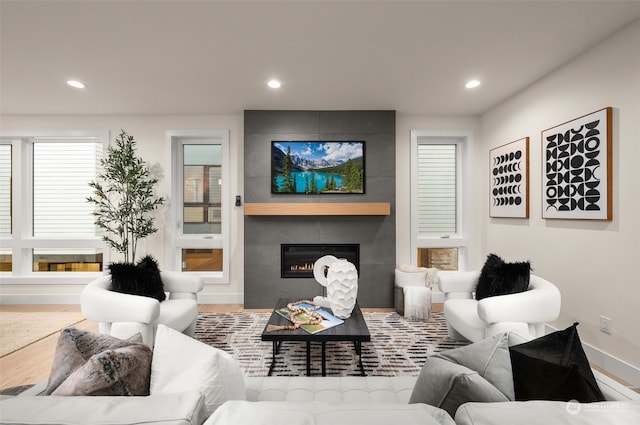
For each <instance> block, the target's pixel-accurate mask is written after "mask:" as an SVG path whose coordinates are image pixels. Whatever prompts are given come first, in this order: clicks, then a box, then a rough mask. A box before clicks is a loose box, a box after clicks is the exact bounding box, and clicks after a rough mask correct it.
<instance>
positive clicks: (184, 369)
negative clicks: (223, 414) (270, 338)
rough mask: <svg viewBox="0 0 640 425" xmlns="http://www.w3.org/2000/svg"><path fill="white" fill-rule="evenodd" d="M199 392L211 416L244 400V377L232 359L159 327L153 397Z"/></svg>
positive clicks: (211, 348)
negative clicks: (222, 405) (219, 408)
mask: <svg viewBox="0 0 640 425" xmlns="http://www.w3.org/2000/svg"><path fill="white" fill-rule="evenodd" d="M192 390H196V391H200V392H201V393H202V394H203V395H204V400H205V406H206V410H207V412H208V414H211V413H213V412H214V411H215V410H216V409H217V408H218V407H219V406H220V405H221V404H222V403H224V402H225V401H227V400H244V399H245V397H246V395H245V387H244V375H243V373H242V371H241V370H240V366H238V364H237V362H236V361H235V360H234V359H233V357H232V356H231V355H230V354H228V353H226V352H224V351H222V350H219V349H217V348H214V347H211V346H208V345H206V344H203V343H202V342H200V341H197V340H195V339H193V338H191V337H188V336H186V335H184V334H182V333H180V332H178V331H176V330H174V329H171V328H169V327H167V326H164V325H158V329H157V330H156V339H155V344H154V349H153V361H152V363H151V388H150V393H151V395H155V394H171V393H178V392H183V391H192Z"/></svg>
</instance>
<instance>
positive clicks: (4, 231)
mask: <svg viewBox="0 0 640 425" xmlns="http://www.w3.org/2000/svg"><path fill="white" fill-rule="evenodd" d="M0 234H1V235H10V234H11V145H0Z"/></svg>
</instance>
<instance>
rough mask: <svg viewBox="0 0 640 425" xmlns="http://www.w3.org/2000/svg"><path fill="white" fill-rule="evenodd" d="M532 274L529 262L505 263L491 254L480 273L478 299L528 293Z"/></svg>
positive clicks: (477, 289)
mask: <svg viewBox="0 0 640 425" xmlns="http://www.w3.org/2000/svg"><path fill="white" fill-rule="evenodd" d="M530 274H531V263H529V262H528V261H522V262H517V263H505V262H504V261H503V260H502V258H500V257H498V256H497V255H495V254H489V255H488V256H487V260H486V261H485V263H484V266H483V267H482V270H481V271H480V277H479V278H478V285H477V286H476V299H477V300H481V299H483V298H487V297H493V296H496V295H507V294H514V293H518V292H523V291H526V290H527V289H528V288H529V277H530Z"/></svg>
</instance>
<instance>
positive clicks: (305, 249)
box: [280, 243, 360, 279]
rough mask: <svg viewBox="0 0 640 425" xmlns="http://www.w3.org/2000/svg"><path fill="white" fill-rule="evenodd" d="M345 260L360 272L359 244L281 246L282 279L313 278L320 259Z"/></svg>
mask: <svg viewBox="0 0 640 425" xmlns="http://www.w3.org/2000/svg"><path fill="white" fill-rule="evenodd" d="M325 255H333V256H334V257H336V258H344V259H345V260H347V261H349V262H350V263H351V264H353V265H355V266H356V269H357V270H358V271H360V245H359V244H312V243H311V244H281V245H280V277H281V278H283V279H293V278H313V266H314V264H315V262H316V260H318V259H319V258H320V257H324V256H325Z"/></svg>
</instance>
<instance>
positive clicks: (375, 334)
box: [196, 312, 467, 376]
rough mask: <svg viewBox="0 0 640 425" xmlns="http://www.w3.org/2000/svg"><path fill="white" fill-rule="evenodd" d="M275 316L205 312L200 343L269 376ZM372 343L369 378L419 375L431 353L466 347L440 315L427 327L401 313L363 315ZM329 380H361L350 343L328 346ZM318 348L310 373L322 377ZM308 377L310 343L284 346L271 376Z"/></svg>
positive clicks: (365, 352)
mask: <svg viewBox="0 0 640 425" xmlns="http://www.w3.org/2000/svg"><path fill="white" fill-rule="evenodd" d="M270 315H271V313H253V312H242V313H201V314H200V315H199V316H198V322H197V326H196V338H197V339H198V340H200V341H202V342H204V343H206V344H208V345H211V346H213V347H217V348H220V349H222V350H224V351H226V352H228V353H230V354H231V355H232V356H233V357H234V358H235V359H236V360H237V361H238V362H239V364H240V367H241V368H242V370H243V371H244V373H245V374H246V375H247V376H266V375H267V373H268V371H269V366H270V365H271V358H272V343H271V342H263V341H261V340H260V335H261V334H262V331H263V330H264V327H265V325H266V324H267V321H268V320H269V316H270ZM363 315H364V318H365V320H366V322H367V326H368V327H369V332H370V333H371V342H366V343H363V344H362V362H363V366H364V369H365V372H366V374H367V375H368V376H396V375H412V376H414V375H417V374H418V373H419V372H420V369H421V368H422V365H423V364H424V361H425V360H426V358H427V357H428V356H430V355H432V354H433V353H436V352H439V351H443V350H448V349H451V348H456V347H461V346H464V345H466V344H467V343H465V342H459V341H452V340H450V339H449V338H448V336H447V328H446V323H445V320H444V317H443V315H442V313H434V314H433V315H432V318H431V320H430V321H428V322H422V321H410V320H406V319H404V317H402V316H400V315H399V314H398V313H395V312H389V313H372V312H364V313H363ZM326 350H327V362H326V364H327V375H328V376H350V375H359V374H360V369H359V368H358V356H357V354H356V353H355V351H354V347H353V344H352V343H347V342H344V343H343V342H329V343H327V347H326ZM320 367H321V352H320V343H312V344H311V374H312V375H320V373H321V371H320ZM305 374H306V343H304V342H284V343H282V346H281V347H280V351H279V354H278V355H277V356H276V364H275V367H274V370H273V375H278V376H301V375H305Z"/></svg>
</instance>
